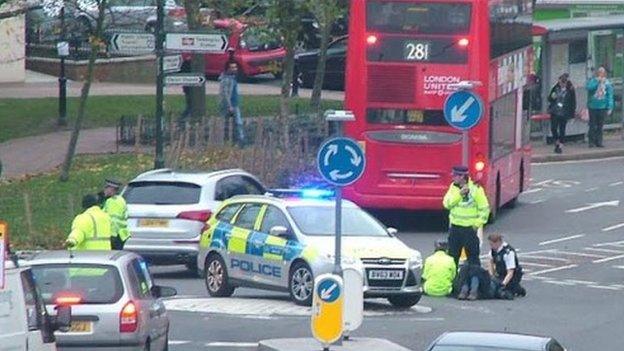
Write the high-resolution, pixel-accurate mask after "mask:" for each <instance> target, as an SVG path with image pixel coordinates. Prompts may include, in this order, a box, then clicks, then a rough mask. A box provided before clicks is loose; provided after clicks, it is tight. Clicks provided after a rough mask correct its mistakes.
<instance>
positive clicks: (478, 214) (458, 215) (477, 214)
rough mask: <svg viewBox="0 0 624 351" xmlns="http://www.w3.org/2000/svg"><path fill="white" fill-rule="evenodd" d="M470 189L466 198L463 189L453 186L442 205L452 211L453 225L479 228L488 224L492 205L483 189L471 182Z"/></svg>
mask: <svg viewBox="0 0 624 351" xmlns="http://www.w3.org/2000/svg"><path fill="white" fill-rule="evenodd" d="M468 189H469V190H470V192H469V193H468V195H467V196H466V197H464V196H462V195H461V189H460V188H459V187H458V186H457V185H455V184H451V186H450V187H449V189H448V191H447V192H446V195H444V200H443V202H442V203H443V205H444V208H446V209H447V210H449V211H450V213H449V220H450V222H451V224H452V225H457V226H461V227H475V228H478V227H481V226H483V225H484V224H485V223H487V220H488V217H489V216H490V205H489V204H488V199H487V196H486V195H485V190H483V187H480V186H478V185H476V184H475V183H473V182H472V180H469V181H468Z"/></svg>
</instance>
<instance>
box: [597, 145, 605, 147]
mask: <svg viewBox="0 0 624 351" xmlns="http://www.w3.org/2000/svg"><path fill="white" fill-rule="evenodd" d="M596 147H604V145H602V144H598V145H596Z"/></svg>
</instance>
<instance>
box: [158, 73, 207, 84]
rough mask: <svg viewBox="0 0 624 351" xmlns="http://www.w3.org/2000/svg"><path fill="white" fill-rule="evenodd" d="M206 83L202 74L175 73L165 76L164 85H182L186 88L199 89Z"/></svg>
mask: <svg viewBox="0 0 624 351" xmlns="http://www.w3.org/2000/svg"><path fill="white" fill-rule="evenodd" d="M204 83H206V77H204V75H203V74H193V73H175V74H169V75H166V76H165V85H182V86H187V87H199V86H202V85H204Z"/></svg>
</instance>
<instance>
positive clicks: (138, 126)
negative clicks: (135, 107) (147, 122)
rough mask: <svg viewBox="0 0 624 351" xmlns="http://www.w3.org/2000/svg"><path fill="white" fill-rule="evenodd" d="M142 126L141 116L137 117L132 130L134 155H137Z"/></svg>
mask: <svg viewBox="0 0 624 351" xmlns="http://www.w3.org/2000/svg"><path fill="white" fill-rule="evenodd" d="M142 126H143V115H139V116H137V124H136V127H135V129H134V153H135V154H139V146H140V145H141V129H142Z"/></svg>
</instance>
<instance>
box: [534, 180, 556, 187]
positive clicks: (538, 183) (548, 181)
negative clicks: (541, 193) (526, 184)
mask: <svg viewBox="0 0 624 351" xmlns="http://www.w3.org/2000/svg"><path fill="white" fill-rule="evenodd" d="M552 181H553V179H546V180H542V181H541V182H537V183H533V184H531V186H540V185H544V184H548V183H550V182H552Z"/></svg>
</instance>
